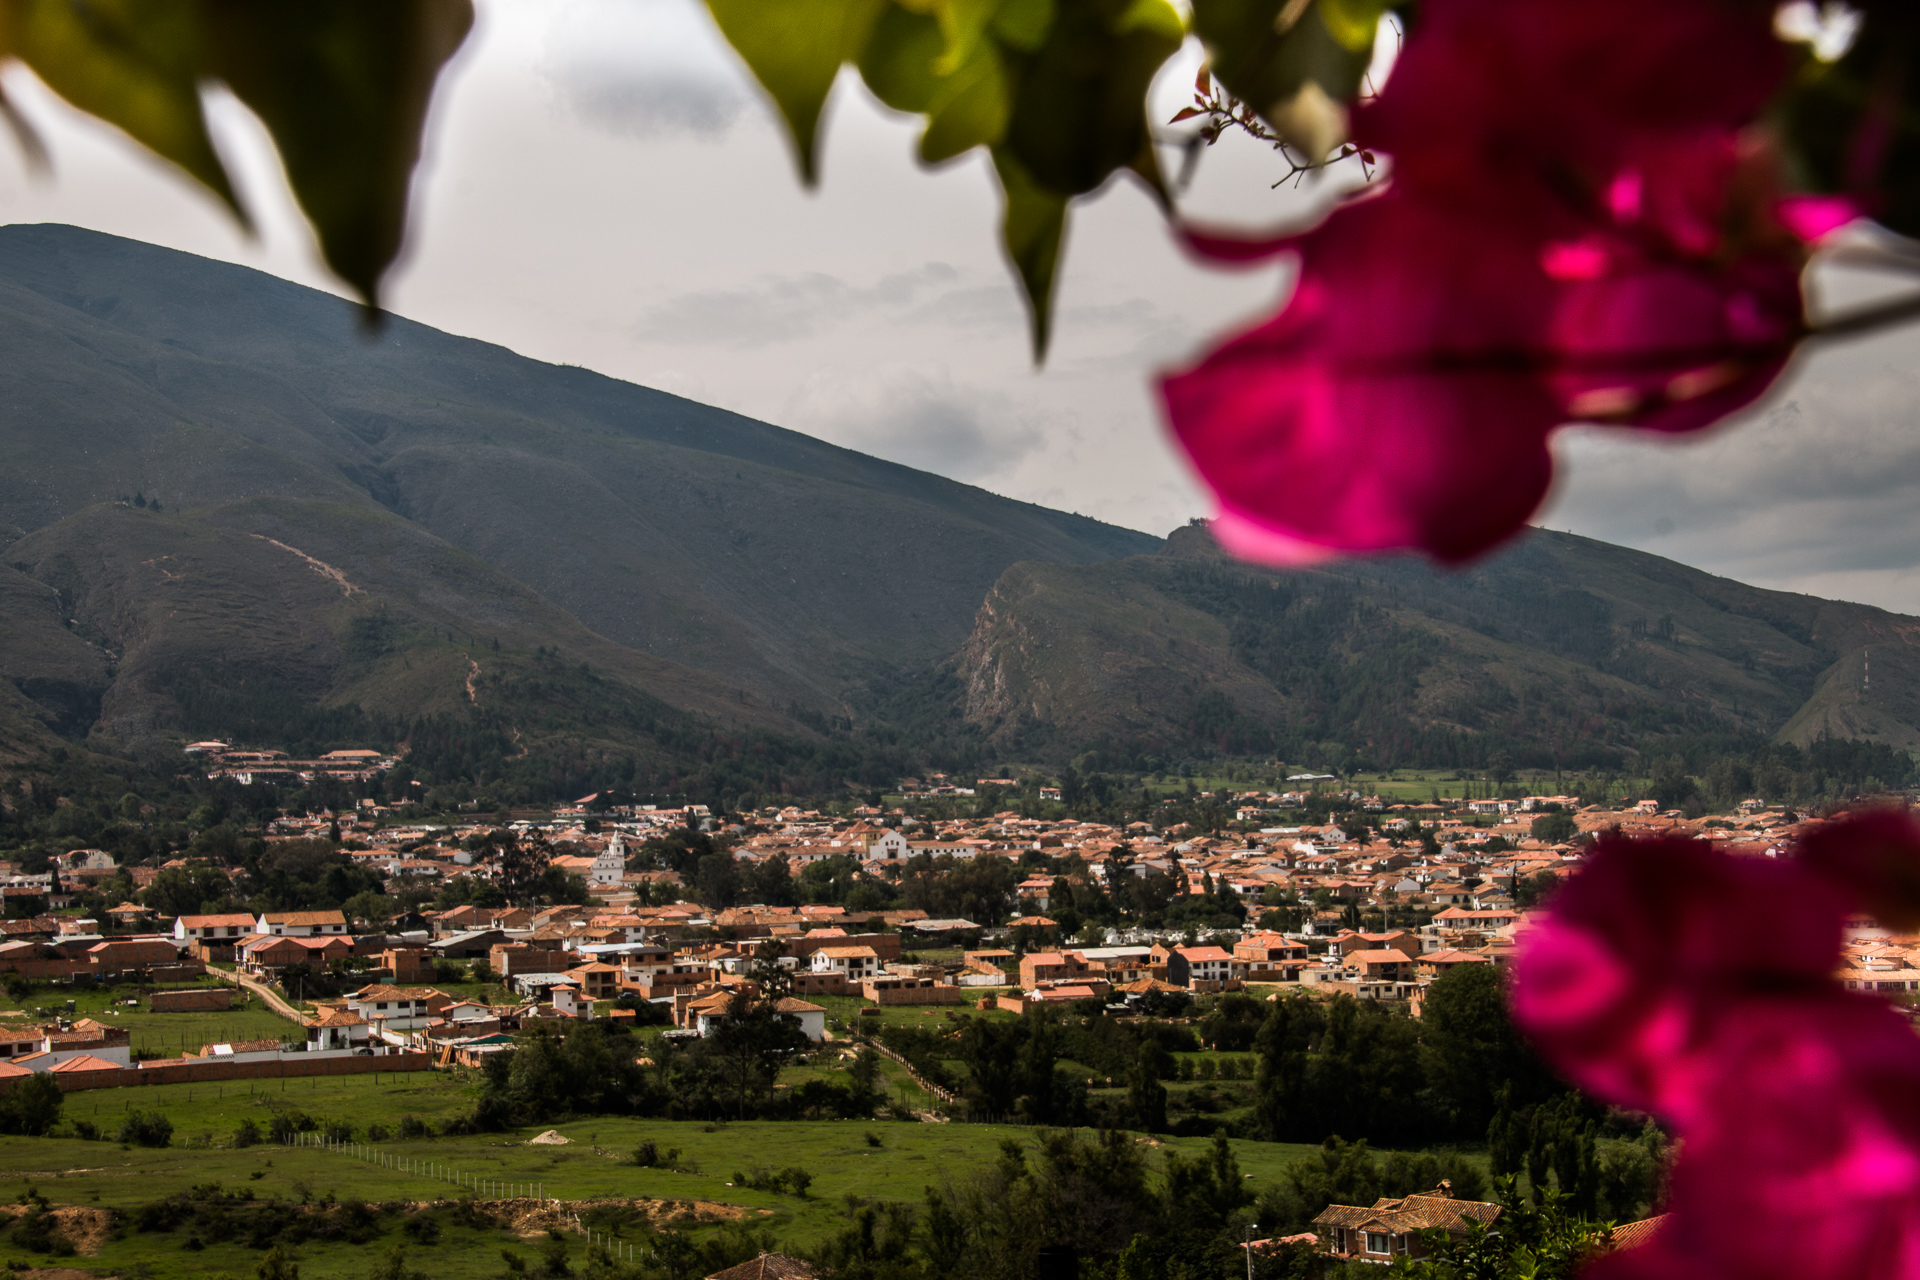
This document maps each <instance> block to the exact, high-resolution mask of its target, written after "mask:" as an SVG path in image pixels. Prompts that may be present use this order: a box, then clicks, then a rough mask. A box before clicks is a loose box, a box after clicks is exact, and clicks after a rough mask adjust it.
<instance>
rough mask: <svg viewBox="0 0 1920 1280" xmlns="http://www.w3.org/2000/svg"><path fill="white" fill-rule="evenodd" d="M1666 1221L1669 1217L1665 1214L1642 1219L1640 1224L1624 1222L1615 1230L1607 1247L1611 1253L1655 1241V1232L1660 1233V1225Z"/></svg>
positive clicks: (1607, 1242)
mask: <svg viewBox="0 0 1920 1280" xmlns="http://www.w3.org/2000/svg"><path fill="white" fill-rule="evenodd" d="M1666 1220H1667V1215H1666V1214H1664V1213H1663V1214H1660V1215H1659V1216H1657V1217H1652V1218H1642V1219H1640V1221H1638V1222H1623V1223H1621V1224H1620V1225H1619V1226H1617V1227H1615V1228H1614V1229H1613V1234H1612V1235H1610V1236H1608V1237H1607V1241H1606V1247H1607V1249H1608V1250H1609V1251H1611V1250H1614V1249H1636V1248H1638V1247H1639V1246H1641V1245H1643V1244H1645V1243H1646V1242H1647V1241H1649V1240H1651V1239H1653V1234H1654V1232H1656V1231H1658V1230H1659V1229H1660V1224H1661V1223H1663V1222H1665V1221H1666Z"/></svg>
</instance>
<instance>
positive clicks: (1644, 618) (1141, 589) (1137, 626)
mask: <svg viewBox="0 0 1920 1280" xmlns="http://www.w3.org/2000/svg"><path fill="white" fill-rule="evenodd" d="M1868 649H1870V650H1871V661H1872V667H1873V674H1874V680H1873V685H1872V689H1871V690H1870V691H1867V690H1865V689H1863V688H1862V682H1861V663H1862V655H1863V651H1866V650H1868ZM959 669H960V672H961V675H962V676H963V678H964V681H965V686H966V694H965V715H966V717H967V718H968V719H969V720H970V721H972V722H973V723H974V724H976V725H979V726H981V727H982V728H984V729H986V730H987V731H989V734H990V738H989V740H990V741H992V742H994V743H995V744H996V745H998V746H1001V747H1004V748H1006V749H1009V750H1013V749H1018V748H1019V747H1020V746H1023V745H1024V746H1029V747H1032V746H1044V745H1045V744H1088V743H1095V742H1112V743H1116V744H1123V743H1131V744H1137V745H1143V746H1146V747H1148V748H1149V749H1157V750H1168V749H1172V748H1175V747H1178V746H1180V745H1181V744H1193V743H1203V744H1206V745H1209V746H1211V747H1213V748H1215V749H1220V750H1228V751H1236V752H1237V751H1258V750H1274V751H1280V752H1282V753H1287V752H1291V753H1293V756H1294V758H1296V759H1298V758H1302V757H1303V756H1305V755H1316V756H1327V757H1338V756H1340V755H1342V754H1343V753H1355V754H1359V755H1362V756H1364V757H1367V758H1369V759H1376V760H1381V761H1385V762H1392V761H1396V760H1401V761H1412V760H1416V759H1420V760H1427V761H1432V762H1436V763H1439V762H1445V761H1447V760H1449V759H1452V758H1457V757H1458V756H1459V755H1460V753H1461V752H1462V751H1467V752H1469V753H1470V754H1471V753H1473V752H1480V753H1484V752H1485V751H1486V750H1488V749H1490V747H1491V746H1498V747H1500V748H1501V749H1508V748H1511V749H1512V750H1515V751H1518V752H1522V753H1524V754H1527V755H1528V756H1530V757H1531V758H1534V759H1537V760H1550V761H1558V762H1559V763H1562V764H1565V765H1568V766H1573V767H1579V766H1583V765H1586V764H1590V763H1603V762H1606V761H1610V760H1618V759H1620V758H1621V755H1622V753H1623V752H1630V751H1633V750H1638V749H1641V748H1642V747H1645V746H1648V745H1657V744H1658V743H1659V742H1660V741H1662V740H1675V741H1677V740H1680V739H1683V738H1698V737H1700V736H1703V735H1742V736H1748V737H1751V736H1755V735H1772V736H1775V737H1777V738H1779V739H1780V740H1782V741H1792V742H1796V743H1802V744H1804V743H1806V742H1808V741H1811V740H1812V739H1814V738H1816V737H1817V736H1819V735H1820V734H1822V733H1831V734H1832V735H1833V736H1836V737H1875V738H1878V739H1881V740H1883V741H1886V742H1889V743H1891V744H1894V745H1897V746H1901V747H1913V746H1916V745H1920V620H1916V619H1913V618H1906V617H1901V616H1899V615H1895V614H1889V613H1886V612H1885V611H1883V610H1879V609H1873V608H1869V607H1867V606H1864V605H1852V604H1844V603H1838V602H1833V601H1825V600H1819V599H1815V598H1813V597H1809V596H1800V595H1792V594H1789V593H1785V592H1776V591H1765V590H1761V589H1758V588H1754V587H1749V586H1745V585H1744V584H1741V583H1737V582H1732V581H1730V580H1728V579H1724V578H1716V577H1713V576H1712V575H1710V574H1706V573H1702V572H1700V571H1698V570H1695V569H1690V568H1687V567H1686V566H1684V565H1679V564H1675V563H1673V562H1672V561H1667V560H1662V559H1660V558H1659V557H1657V556H1650V555H1645V554H1643V553H1640V552H1634V551H1628V550H1626V549H1624V548H1620V547H1613V546H1608V545H1606V544H1604V543H1599V542H1594V541H1591V540H1589V539H1585V538H1578V537H1574V536H1572V535H1567V534H1558V533H1550V532H1546V531H1536V532H1534V533H1532V534H1530V535H1529V536H1528V537H1527V538H1526V540H1525V541H1523V542H1522V543H1520V544H1519V545H1518V546H1516V547H1515V548H1513V549H1511V550H1509V551H1508V552H1506V553H1504V554H1503V555H1501V556H1499V557H1497V558H1496V559H1494V560H1492V561H1489V562H1487V563H1486V564H1483V565H1480V566H1476V567H1474V568H1472V569H1469V570H1466V571H1464V572H1458V573H1448V572H1442V571H1436V570H1433V569H1430V568H1428V567H1426V566H1424V565H1420V564H1417V563H1414V562H1410V561H1374V562H1357V563H1350V564H1339V565H1334V566H1326V567H1321V568H1315V569H1306V570H1300V571H1296V572H1291V573H1277V572H1274V571H1270V570H1261V569H1256V568H1252V567H1248V566H1244V565H1240V564H1236V563H1234V562H1232V561H1230V560H1227V559H1226V558H1225V557H1223V556H1222V555H1221V554H1220V553H1219V551H1218V549H1217V548H1216V547H1215V546H1214V544H1213V543H1212V541H1211V539H1210V538H1209V537H1208V536H1207V535H1206V533H1205V532H1204V530H1202V529H1199V528H1187V529H1182V530H1179V531H1177V532H1176V533H1175V534H1174V536H1173V537H1172V538H1171V539H1169V541H1168V544H1167V547H1166V548H1165V550H1164V551H1163V552H1162V553H1160V554H1157V555H1150V556H1136V557H1130V558H1126V559H1121V560H1113V561H1108V562H1106V563H1102V564H1095V565H1080V566H1070V565H1043V564H1021V565H1015V566H1014V567H1012V568H1011V569H1009V570H1008V571H1007V572H1006V574H1004V575H1003V576H1002V577H1001V579H1000V581H999V582H998V583H996V584H995V586H994V589H993V590H992V591H991V592H990V593H989V594H988V596H987V599H986V601H985V603H984V604H983V606H982V608H981V610H980V612H979V614H978V615H977V617H976V620H975V626H974V630H973V633H972V635H971V636H970V637H969V639H968V641H967V643H966V644H965V645H964V646H963V647H962V650H961V653H960V655H959ZM1474 742H1477V743H1478V744H1479V745H1478V746H1477V747H1476V746H1469V745H1468V744H1470V743H1474Z"/></svg>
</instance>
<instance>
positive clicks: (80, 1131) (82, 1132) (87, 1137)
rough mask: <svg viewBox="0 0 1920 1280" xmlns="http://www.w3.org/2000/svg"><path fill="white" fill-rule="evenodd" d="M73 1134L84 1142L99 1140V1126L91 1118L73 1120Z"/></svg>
mask: <svg viewBox="0 0 1920 1280" xmlns="http://www.w3.org/2000/svg"><path fill="white" fill-rule="evenodd" d="M73 1135H74V1136H75V1137H76V1138H80V1139H82V1140H83V1141H86V1142H98V1141H99V1140H100V1126H99V1125H97V1124H95V1123H94V1122H93V1121H91V1120H75V1121H74V1122H73Z"/></svg>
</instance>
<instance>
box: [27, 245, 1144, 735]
mask: <svg viewBox="0 0 1920 1280" xmlns="http://www.w3.org/2000/svg"><path fill="white" fill-rule="evenodd" d="M0 347H4V349H5V350H6V351H7V353H8V359H7V361H6V362H5V364H4V366H0V448H4V451H5V456H6V457H7V458H8V466H7V467H6V468H4V469H3V470H0V540H4V541H11V540H14V539H19V538H22V537H25V536H26V535H29V534H32V533H34V532H35V531H37V530H43V529H47V528H49V527H51V526H53V525H56V524H57V523H59V522H60V521H62V520H65V519H68V518H70V517H73V516H75V515H76V514H77V513H79V512H81V511H83V510H85V509H87V508H89V507H93V506H95V505H97V504H99V503H102V502H109V501H112V500H114V499H116V498H119V497H122V496H131V495H136V494H137V495H140V496H142V497H146V498H158V499H159V500H160V501H161V503H162V505H163V507H164V509H165V510H166V511H168V512H175V511H180V510H182V509H184V510H187V511H189V512H191V513H192V515H193V517H194V518H196V519H199V520H202V521H205V522H207V523H209V524H213V525H218V526H220V527H222V528H226V529H230V530H234V531H236V532H239V533H242V534H251V533H261V534H266V535H268V536H274V537H278V535H276V534H274V533H273V532H272V531H273V529H274V528H276V527H279V526H280V524H282V523H284V522H285V521H287V520H288V519H289V517H288V516H287V514H286V513H287V511H288V508H287V506H286V504H287V503H288V502H299V503H304V504H307V505H306V506H305V507H304V508H302V510H304V511H305V512H306V515H305V516H303V517H302V518H301V520H300V521H295V523H301V522H302V521H303V522H304V527H305V528H306V529H308V530H311V531H312V532H311V533H310V534H309V535H307V536H312V537H319V538H322V539H326V538H330V537H336V536H337V537H339V538H341V539H344V540H349V541H351V540H354V539H361V540H363V541H364V540H365V539H366V538H367V537H369V536H371V535H369V534H368V533H367V529H368V527H369V526H368V525H367V523H366V522H368V521H371V522H373V527H376V528H380V529H382V530H383V531H384V532H390V533H391V534H392V537H393V538H395V539H397V540H398V541H396V542H395V543H394V549H393V550H392V552H391V553H390V554H389V553H385V552H383V553H378V554H382V555H387V557H388V559H389V561H390V563H391V566H392V567H393V568H394V570H395V571H396V573H397V574H399V575H401V576H405V575H406V574H408V573H414V572H425V568H424V566H423V565H422V564H420V563H419V562H417V561H414V560H410V559H409V557H410V555H411V553H410V552H407V551H404V550H402V549H401V548H403V547H418V546H420V545H422V544H421V543H420V542H419V539H418V535H421V534H425V535H430V536H431V538H432V539H434V540H437V543H436V545H438V546H440V547H441V548H443V549H448V548H452V549H457V550H458V551H459V552H461V553H464V555H465V558H466V559H467V560H468V561H469V562H475V561H477V562H479V563H481V564H484V565H486V566H490V567H491V568H492V569H494V570H496V571H497V573H496V581H502V580H505V579H511V580H513V581H516V582H518V583H521V584H526V587H528V588H531V589H532V591H533V592H537V594H538V596H539V597H540V599H542V600H544V601H545V602H546V604H547V605H549V606H551V607H552V608H553V609H556V610H559V611H564V612H565V613H567V614H570V615H572V617H573V618H575V619H577V620H578V621H579V623H580V624H582V625H583V626H584V627H585V628H588V629H590V630H591V631H592V632H594V633H596V634H597V635H599V636H602V637H605V638H606V639H607V640H609V641H611V642H613V643H615V644H618V645H622V646H625V647H626V648H628V649H630V650H633V651H636V652H638V653H641V654H647V655H652V656H653V657H654V658H656V659H665V660H668V661H671V662H674V663H679V664H682V665H684V666H687V667H692V668H695V669H697V670H699V671H702V672H705V673H708V674H709V675H711V676H715V677H718V678H719V679H720V680H722V681H725V682H727V683H729V684H731V685H744V686H747V687H749V688H751V689H754V690H758V691H760V692H761V693H762V694H764V695H767V696H779V697H782V698H784V699H788V700H798V701H800V702H801V703H803V704H806V705H810V706H813V707H816V708H836V707H838V705H839V704H840V702H841V700H842V698H843V696H844V695H845V694H846V693H847V692H848V691H849V690H850V689H853V690H857V689H858V688H859V687H860V686H861V685H862V684H863V683H864V682H865V681H866V680H868V679H869V678H870V677H871V676H872V675H873V673H875V672H876V671H886V670H892V669H895V668H897V667H900V666H902V665H913V664H918V663H924V662H927V661H929V660H932V659H936V658H941V657H944V656H946V655H947V654H950V653H951V652H952V651H953V650H954V649H955V648H956V647H957V646H958V645H959V644H960V642H961V641H962V640H963V639H964V638H965V636H966V633H967V628H968V626H969V624H970V620H971V618H972V615H973V612H974V610H975V609H976V608H977V607H978V605H979V602H980V598H981V596H982V595H983V594H984V593H985V592H986V590H987V588H988V587H989V586H991V585H992V584H993V582H994V580H995V579H997V578H998V577H999V576H1000V574H1001V573H1002V572H1003V571H1005V569H1006V568H1007V566H1009V565H1011V564H1013V563H1015V562H1016V561H1020V560H1041V561H1063V562H1075V563H1077V562H1086V561H1093V560H1100V559H1105V558H1107V557H1109V556H1113V555H1125V554H1136V553H1139V552H1142V551H1147V550H1150V549H1151V548H1152V547H1153V546H1154V545H1155V543H1156V541H1157V540H1155V539H1152V538H1149V537H1147V536H1146V535H1143V534H1138V533H1134V532H1132V531H1129V530H1125V529H1118V528H1115V527H1112V526H1109V525H1103V524H1100V523H1099V522H1097V521H1093V520H1088V519H1085V518H1082V517H1079V516H1072V515H1067V514H1065V513H1062V512H1057V511H1050V510H1047V509H1045V508H1042V507H1036V506H1032V505H1030V504H1026V503H1019V502H1014V501H1011V500H1008V499H1005V498H1000V497H997V496H995V495H993V494H990V493H987V492H985V491H983V490H980V489H975V488H972V487H969V486H967V485H962V484H957V483H955V482H953V481H950V480H946V479H942V478H941V477H938V476H934V475H929V474H927V473H925V472H918V471H914V470H912V469H910V468H907V467H901V466H897V465H895V464H892V463H888V462H883V461H880V460H879V459H876V458H870V457H867V456H864V455H862V454H858V453H854V452H851V451H849V450H846V449H840V448H836V447H834V446H832V445H828V444H825V443H823V442H821V441H818V440H814V439H812V438H810V437H807V436H804V435H800V434H798V433H796V432H791V431H785V430H782V429H780V428H778V427H773V426H769V425H767V424H765V423H761V422H755V421H753V420H751V419H748V418H744V417H741V416H739V415H737V414H732V413H728V412H725V411H723V410H719V409H714V408H710V407H708V406H705V405H700V404H695V403H693V402H692V401H688V400H683V399H680V398H679V397H676V396H671V395H667V394H664V393H662V392H658V391H651V390H648V389H647V388H644V387H637V386H632V385H630V384H627V383H622V382H618V381H615V380H613V379H610V378H606V377H602V376H600V375H598V374H594V373H590V372H588V371H586V370H583V369H576V368H569V367H563V366H556V365H549V364H543V363H540V362H538V361H534V360H528V359H525V358H523V357H520V356H516V355H514V354H513V353H512V352H510V351H507V350H505V349H503V348H500V347H496V346H491V345H489V344H486V343H482V342H476V341H473V340H471V339H466V338H459V337H454V336H452V335H449V334H444V333H440V332H437V331H435V330H433V329H429V328H427V327H425V326H422V325H417V324H413V323H410V322H408V321H405V320H400V319H390V320H389V321H388V322H387V324H386V326H385V327H384V328H383V329H382V330H381V331H380V333H379V334H378V335H377V336H374V337H371V338H370V337H369V336H368V335H366V334H365V333H364V332H363V331H362V330H361V328H360V326H359V321H358V316H357V312H356V311H355V310H354V309H353V308H352V307H351V306H350V305H348V304H346V303H344V302H341V301H340V300H339V299H337V298H334V297H332V296H330V295H327V294H324V293H320V292H317V291H315V290H311V289H306V288H303V287H300V286H298V285H293V284H290V283H288V282H286V281H284V280H280V279H277V278H275V277H272V276H268V275H264V274H262V273H260V272H257V271H252V270H248V269H246V268H243V267H236V266H232V265H229V264H226V263H219V262H212V261H209V260H207V259H203V258H198V257H195V256H193V255H190V254H184V253H177V252H174V251H171V250H167V249H161V248H156V247H154V246H152V245H146V244H141V243H138V242H135V241H131V240H122V239H118V238H116V237H112V236H105V235H101V234H98V233H95V232H91V231H84V230H80V229H77V228H73V227H64V226H10V227H0ZM394 518H397V522H398V523H396V524H395V525H393V526H391V527H388V526H384V525H382V524H381V523H380V522H382V521H385V520H391V519H394ZM356 521H358V522H360V523H358V524H356ZM401 524H404V525H405V526H406V528H405V531H404V532H402V531H401V530H400V525H401ZM409 538H411V539H412V541H409ZM281 540H282V541H287V539H281ZM376 541H377V539H376ZM291 545H295V546H299V545H301V544H300V543H299V542H298V541H297V540H295V541H293V542H292V544H291ZM316 554H317V553H316ZM6 558H7V560H8V562H10V563H11V562H15V561H17V560H18V559H19V558H20V557H19V556H18V555H16V554H14V553H12V552H9V553H8V555H7V557H6ZM487 589H488V590H491V587H489V588H487ZM407 590H408V591H409V592H411V593H412V594H413V595H414V596H415V597H425V596H431V597H434V598H435V600H436V602H437V606H438V607H442V608H446V609H449V610H452V611H454V612H462V611H464V612H466V613H469V614H470V613H472V612H473V611H474V610H475V609H479V610H481V611H484V609H485V608H486V607H488V606H486V605H485V604H484V603H476V602H468V603H467V604H460V603H458V602H456V601H453V600H451V599H449V598H447V597H446V595H445V591H446V587H445V584H441V583H437V582H434V581H432V580H429V579H421V580H418V581H415V582H414V583H413V585H412V586H410V587H408V588H407ZM521 594H522V595H526V594H528V592H527V590H526V589H525V588H522V590H521ZM660 692H661V696H663V697H666V698H668V700H670V701H674V700H676V699H677V693H676V692H675V691H674V690H671V689H662V690H661V691H660Z"/></svg>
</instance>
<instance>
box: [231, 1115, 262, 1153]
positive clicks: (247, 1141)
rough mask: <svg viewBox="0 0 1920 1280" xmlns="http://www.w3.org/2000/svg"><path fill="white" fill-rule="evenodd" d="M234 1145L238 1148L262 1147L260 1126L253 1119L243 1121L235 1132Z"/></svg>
mask: <svg viewBox="0 0 1920 1280" xmlns="http://www.w3.org/2000/svg"><path fill="white" fill-rule="evenodd" d="M233 1145H234V1146H236V1147H255V1146H258V1145H260V1126H259V1125H258V1124H256V1123H255V1122H254V1121H252V1120H251V1119H248V1120H242V1121H241V1122H240V1124H239V1126H238V1127H237V1128H235V1129H234V1131H233Z"/></svg>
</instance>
